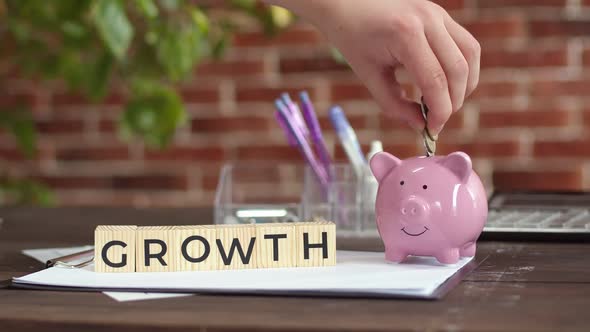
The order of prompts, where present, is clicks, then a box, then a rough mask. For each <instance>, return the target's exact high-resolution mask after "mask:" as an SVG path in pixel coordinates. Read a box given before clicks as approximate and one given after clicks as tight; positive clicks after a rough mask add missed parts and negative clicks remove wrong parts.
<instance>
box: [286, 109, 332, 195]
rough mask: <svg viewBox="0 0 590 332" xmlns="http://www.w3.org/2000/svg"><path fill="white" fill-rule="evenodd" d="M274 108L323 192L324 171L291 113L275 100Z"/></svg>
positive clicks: (326, 182)
mask: <svg viewBox="0 0 590 332" xmlns="http://www.w3.org/2000/svg"><path fill="white" fill-rule="evenodd" d="M275 106H276V108H277V112H278V117H279V118H280V119H281V121H282V122H283V123H284V124H285V125H286V127H287V129H288V131H289V133H288V134H289V135H291V136H292V137H293V138H294V139H295V141H296V142H297V146H298V147H299V150H300V151H301V154H302V155H303V157H304V158H305V161H306V162H307V163H308V164H309V166H310V167H311V169H312V170H313V172H314V174H315V175H316V177H317V179H318V181H320V184H321V186H322V188H323V189H324V190H326V189H327V187H328V177H327V174H326V170H325V169H324V168H323V167H322V165H321V164H320V163H319V162H318V161H317V160H316V159H315V156H314V154H313V151H312V149H311V147H310V146H309V144H308V143H307V140H306V139H305V137H304V136H303V133H302V132H301V131H300V130H298V127H297V126H296V125H295V122H296V121H295V119H294V118H293V117H292V115H291V113H290V112H289V110H288V109H287V106H286V105H285V104H284V103H283V102H282V101H281V100H278V99H277V100H276V101H275Z"/></svg>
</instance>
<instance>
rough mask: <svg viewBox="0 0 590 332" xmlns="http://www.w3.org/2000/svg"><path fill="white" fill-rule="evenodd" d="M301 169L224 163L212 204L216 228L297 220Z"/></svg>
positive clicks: (284, 165) (265, 164)
mask: <svg viewBox="0 0 590 332" xmlns="http://www.w3.org/2000/svg"><path fill="white" fill-rule="evenodd" d="M303 173H304V171H303V166H301V165H292V164H273V163H242V162H240V163H239V164H234V163H228V164H226V165H224V166H223V167H222V169H221V174H220V177H219V182H218V185H217V192H216V196H215V202H214V214H215V216H214V218H215V223H216V224H253V223H271V222H296V221H300V220H301V216H302V211H301V192H302V190H303V182H304V181H303Z"/></svg>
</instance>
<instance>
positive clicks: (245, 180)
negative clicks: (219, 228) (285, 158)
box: [214, 162, 378, 237]
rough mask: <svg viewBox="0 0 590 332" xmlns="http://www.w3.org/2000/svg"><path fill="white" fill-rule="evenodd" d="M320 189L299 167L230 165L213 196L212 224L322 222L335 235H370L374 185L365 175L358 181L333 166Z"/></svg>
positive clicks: (348, 169)
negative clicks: (332, 226) (332, 228)
mask: <svg viewBox="0 0 590 332" xmlns="http://www.w3.org/2000/svg"><path fill="white" fill-rule="evenodd" d="M329 174H330V179H331V180H330V181H329V183H328V186H327V187H326V188H323V187H322V186H321V184H320V182H319V181H318V180H317V177H316V176H315V174H314V173H313V170H312V169H311V168H310V167H308V166H304V165H300V164H299V165H294V164H274V163H264V164H263V163H242V162H240V163H229V164H226V165H224V166H223V168H222V170H221V176H220V179H219V183H218V186H217V193H216V197H215V207H214V213H215V223H216V224H251V223H270V222H297V221H317V220H326V221H333V222H334V223H336V230H337V235H338V236H344V237H375V236H378V233H377V228H376V224H375V196H376V193H377V182H376V180H375V178H374V177H373V175H372V174H371V173H370V171H369V170H368V169H367V171H366V172H364V173H363V175H362V176H361V177H360V178H359V177H358V176H357V175H356V173H355V171H354V169H353V168H352V167H351V166H350V165H349V164H344V163H340V164H334V165H332V166H331V167H330V169H329Z"/></svg>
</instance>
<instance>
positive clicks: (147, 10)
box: [135, 0, 159, 19]
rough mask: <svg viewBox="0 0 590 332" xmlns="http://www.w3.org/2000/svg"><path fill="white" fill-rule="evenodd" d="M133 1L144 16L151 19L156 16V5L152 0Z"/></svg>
mask: <svg viewBox="0 0 590 332" xmlns="http://www.w3.org/2000/svg"><path fill="white" fill-rule="evenodd" d="M135 3H136V4H137V7H138V8H139V10H140V11H141V13H142V14H143V15H144V16H145V17H147V18H151V19H154V18H156V17H158V12H159V11H158V6H156V4H155V3H154V0H135Z"/></svg>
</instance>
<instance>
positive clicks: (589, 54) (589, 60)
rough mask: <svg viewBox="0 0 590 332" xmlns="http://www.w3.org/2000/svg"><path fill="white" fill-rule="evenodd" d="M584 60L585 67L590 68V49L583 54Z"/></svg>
mask: <svg viewBox="0 0 590 332" xmlns="http://www.w3.org/2000/svg"><path fill="white" fill-rule="evenodd" d="M588 1H590V0H588ZM582 59H583V60H582V61H583V62H584V66H586V67H590V48H587V49H585V50H584V53H583V54H582Z"/></svg>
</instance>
